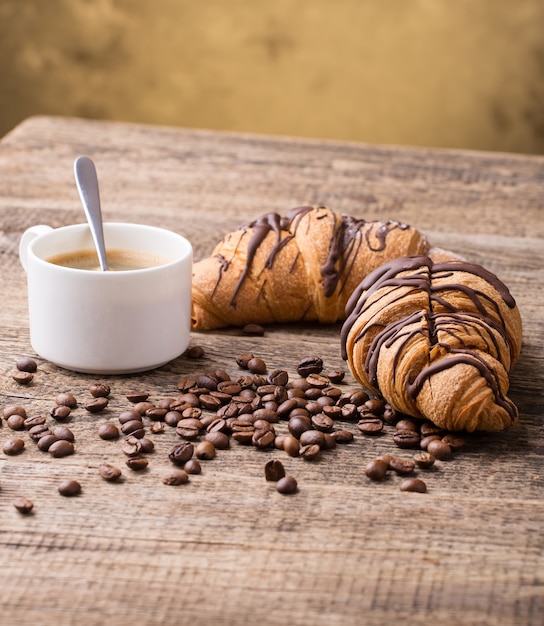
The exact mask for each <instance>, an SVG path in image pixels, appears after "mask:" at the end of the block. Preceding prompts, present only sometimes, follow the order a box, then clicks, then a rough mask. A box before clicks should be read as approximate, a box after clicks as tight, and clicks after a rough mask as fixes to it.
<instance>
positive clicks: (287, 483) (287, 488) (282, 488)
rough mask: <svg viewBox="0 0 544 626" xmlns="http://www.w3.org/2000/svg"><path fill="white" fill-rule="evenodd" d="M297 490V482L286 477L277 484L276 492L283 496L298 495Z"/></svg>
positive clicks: (291, 477) (290, 477)
mask: <svg viewBox="0 0 544 626" xmlns="http://www.w3.org/2000/svg"><path fill="white" fill-rule="evenodd" d="M297 489H298V485H297V481H296V479H295V478H293V476H289V475H286V476H284V477H283V478H280V479H279V480H278V482H277V483H276V490H277V491H278V492H279V493H281V494H283V495H289V494H292V493H296V491H297Z"/></svg>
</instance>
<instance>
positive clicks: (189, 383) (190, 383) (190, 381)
mask: <svg viewBox="0 0 544 626" xmlns="http://www.w3.org/2000/svg"><path fill="white" fill-rule="evenodd" d="M195 385H196V379H194V378H180V379H179V380H178V383H177V385H176V387H177V389H178V390H179V391H181V392H182V393H186V392H187V391H189V389H192V388H193V387H194V386H195Z"/></svg>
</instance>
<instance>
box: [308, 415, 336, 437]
mask: <svg viewBox="0 0 544 626" xmlns="http://www.w3.org/2000/svg"><path fill="white" fill-rule="evenodd" d="M311 422H312V426H313V427H314V428H316V429H317V430H320V431H322V432H324V433H328V432H330V431H331V430H332V429H333V427H334V420H333V419H332V417H329V416H328V415H325V414H324V413H317V414H316V415H313V416H312V418H311Z"/></svg>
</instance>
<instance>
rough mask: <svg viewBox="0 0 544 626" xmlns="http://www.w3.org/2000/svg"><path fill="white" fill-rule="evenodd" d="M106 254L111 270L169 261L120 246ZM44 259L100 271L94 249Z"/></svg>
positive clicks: (142, 266) (82, 268)
mask: <svg viewBox="0 0 544 626" xmlns="http://www.w3.org/2000/svg"><path fill="white" fill-rule="evenodd" d="M106 256H107V258H108V270H109V271H112V272H126V271H129V270H141V269H146V268H149V267H157V266H159V265H164V264H165V263H168V261H169V259H167V258H165V257H161V256H159V255H158V254H151V253H149V252H142V251H140V250H127V249H122V248H119V249H111V250H107V251H106ZM46 261H47V262H48V263H53V264H54V265H62V266H64V267H70V268H73V269H78V270H91V271H100V262H99V260H98V255H97V254H96V250H94V249H89V250H75V251H73V252H62V253H61V254H55V255H53V256H50V257H48V258H47V259H46Z"/></svg>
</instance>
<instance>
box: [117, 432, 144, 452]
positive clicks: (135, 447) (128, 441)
mask: <svg viewBox="0 0 544 626" xmlns="http://www.w3.org/2000/svg"><path fill="white" fill-rule="evenodd" d="M121 451H122V452H123V453H124V454H126V455H127V456H137V455H138V454H140V452H141V451H142V442H141V441H140V438H138V437H134V436H132V435H129V436H128V437H125V440H124V441H123V443H122V444H121Z"/></svg>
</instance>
